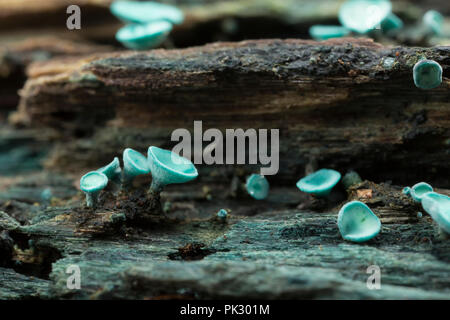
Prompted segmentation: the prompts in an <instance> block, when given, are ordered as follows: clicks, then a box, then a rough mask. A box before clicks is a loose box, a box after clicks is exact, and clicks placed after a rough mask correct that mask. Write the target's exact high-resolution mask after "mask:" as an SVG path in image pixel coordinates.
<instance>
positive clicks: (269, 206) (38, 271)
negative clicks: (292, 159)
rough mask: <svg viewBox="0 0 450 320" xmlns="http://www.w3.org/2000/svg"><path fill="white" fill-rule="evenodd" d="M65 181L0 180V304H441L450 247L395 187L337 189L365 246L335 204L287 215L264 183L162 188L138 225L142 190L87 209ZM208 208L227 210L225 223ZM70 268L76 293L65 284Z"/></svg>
mask: <svg viewBox="0 0 450 320" xmlns="http://www.w3.org/2000/svg"><path fill="white" fill-rule="evenodd" d="M74 179H77V177H76V176H60V175H57V174H55V173H49V172H40V173H31V174H28V175H21V176H19V177H17V176H16V177H15V178H14V180H13V181H9V182H8V180H7V179H5V178H1V179H0V190H1V192H0V258H1V259H0V277H1V280H2V286H0V297H1V298H2V299H24V298H35V299H36V298H38V299H49V298H51V299H59V298H74V299H103V298H109V299H111V298H121V299H131V298H135V299H170V298H185V299H211V298H220V299H224V298H232V299H236V298H237V299H240V298H260V299H287V298H289V299H301V298H330V299H341V298H346V299H348V298H354V299H450V291H449V290H450V283H449V279H450V264H449V263H450V256H449V252H450V251H449V248H450V247H449V246H450V242H449V241H448V240H445V239H444V238H442V237H440V236H439V233H438V230H437V227H436V226H435V225H434V224H433V222H432V221H431V219H430V218H429V217H428V216H427V215H426V214H425V215H424V216H423V217H422V218H418V216H417V212H418V211H419V210H421V208H420V205H417V204H414V203H413V202H412V200H411V199H409V198H408V197H407V196H405V195H403V194H402V193H401V188H400V187H396V186H390V185H388V184H374V183H371V182H368V181H364V182H362V183H360V184H358V185H355V186H353V187H352V188H351V189H349V190H348V195H349V197H348V200H352V199H353V200H355V199H358V200H361V201H364V202H366V203H367V204H368V205H369V206H370V207H371V208H372V209H373V211H374V212H375V214H377V215H378V216H379V217H380V219H381V221H382V223H383V227H382V231H381V233H380V234H379V235H378V236H377V237H376V238H375V239H373V240H371V241H369V242H367V243H364V244H353V243H349V242H345V241H343V240H342V238H341V237H340V235H339V232H338V229H337V225H336V218H337V210H338V208H339V206H340V205H341V202H339V201H338V202H334V204H333V203H332V204H331V205H332V206H333V205H336V207H334V208H333V209H331V210H330V211H329V212H328V213H313V212H311V211H309V210H308V211H305V210H304V209H302V210H300V209H295V208H294V207H295V206H296V205H297V204H298V203H301V204H302V206H304V204H305V203H306V202H308V200H307V199H306V198H305V197H304V195H302V194H301V193H300V192H299V191H298V190H295V188H289V189H286V188H284V189H283V188H279V187H276V186H274V187H272V189H271V193H270V196H269V198H268V199H267V200H265V201H256V200H252V199H250V198H249V196H248V195H246V193H245V192H243V191H242V190H240V191H239V192H238V196H237V197H233V196H231V193H229V191H227V186H226V185H224V184H218V183H209V184H208V183H198V182H196V183H189V184H188V185H186V186H172V187H170V188H168V189H167V191H165V192H164V194H163V204H164V207H165V208H166V209H165V213H164V215H161V216H159V217H156V216H147V218H145V219H149V220H147V221H144V220H142V218H143V217H145V205H144V204H143V203H145V201H146V200H145V199H146V197H147V196H146V195H145V192H141V191H140V190H145V188H146V186H148V182H144V181H141V182H139V183H137V184H136V187H137V188H138V189H136V191H131V193H130V194H128V195H122V196H120V197H117V196H115V195H114V194H113V193H112V191H107V192H104V193H103V194H102V195H101V201H100V207H99V208H98V209H97V210H96V211H95V212H94V211H92V210H90V209H87V208H85V207H84V204H83V201H84V199H83V198H84V197H83V195H82V194H81V193H80V192H77V191H76V189H75V187H74V184H73V181H74ZM45 189H50V194H51V196H50V197H43V196H42V191H43V190H45ZM207 189H208V190H210V191H209V192H207V193H208V194H209V197H206V195H207V193H205V190H207ZM202 190H203V191H202ZM358 190H360V191H367V190H370V194H371V196H370V197H367V196H364V197H358V195H361V194H364V193H360V192H357V191H358ZM437 191H438V192H441V193H444V194H450V190H437ZM344 198H345V197H344ZM328 201H332V200H328ZM344 201H345V200H344ZM219 207H226V208H229V209H230V210H231V213H230V215H229V217H228V220H227V222H225V223H224V222H221V221H219V220H217V219H216V218H215V214H216V212H217V210H218V209H219ZM144 222H146V223H144ZM71 265H77V266H79V267H80V270H81V277H82V278H81V279H82V280H81V290H71V289H69V288H68V287H67V277H68V274H67V273H66V270H67V268H68V267H69V266H71ZM371 265H378V266H379V267H380V268H381V272H382V287H381V290H368V289H367V287H366V280H367V277H368V275H367V273H366V269H367V268H368V267H369V266H371Z"/></svg>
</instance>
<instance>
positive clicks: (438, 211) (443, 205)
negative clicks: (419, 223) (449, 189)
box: [422, 192, 450, 234]
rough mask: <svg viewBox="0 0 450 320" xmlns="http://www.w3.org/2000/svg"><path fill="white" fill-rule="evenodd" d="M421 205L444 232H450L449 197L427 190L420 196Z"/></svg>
mask: <svg viewBox="0 0 450 320" xmlns="http://www.w3.org/2000/svg"><path fill="white" fill-rule="evenodd" d="M422 207H423V209H424V210H425V211H426V212H427V213H428V214H429V215H430V216H431V218H432V219H433V220H434V221H436V223H437V224H438V225H439V227H440V228H441V229H442V230H443V231H444V232H446V233H447V234H450V197H447V196H445V195H443V194H439V193H436V192H428V193H426V194H425V195H423V197H422Z"/></svg>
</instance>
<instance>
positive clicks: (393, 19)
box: [381, 13, 403, 33]
mask: <svg viewBox="0 0 450 320" xmlns="http://www.w3.org/2000/svg"><path fill="white" fill-rule="evenodd" d="M401 28H403V21H402V20H401V19H400V18H399V17H397V16H396V15H395V14H393V13H391V14H389V15H388V16H387V17H386V18H385V19H384V20H383V21H382V22H381V29H382V30H383V32H385V33H388V32H392V31H394V30H399V29H401Z"/></svg>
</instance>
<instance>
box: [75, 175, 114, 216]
mask: <svg viewBox="0 0 450 320" xmlns="http://www.w3.org/2000/svg"><path fill="white" fill-rule="evenodd" d="M107 184H108V177H106V175H105V174H103V173H101V172H98V171H91V172H89V173H86V174H85V175H84V176H82V177H81V179H80V189H81V190H82V191H83V192H84V193H85V194H86V204H87V206H88V207H90V208H94V209H95V208H96V207H97V203H98V195H99V194H100V191H102V190H103V189H104V188H105V187H106V185H107Z"/></svg>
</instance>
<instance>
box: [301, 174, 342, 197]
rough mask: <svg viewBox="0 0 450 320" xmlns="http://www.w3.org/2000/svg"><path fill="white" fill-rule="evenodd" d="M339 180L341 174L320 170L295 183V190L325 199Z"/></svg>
mask: <svg viewBox="0 0 450 320" xmlns="http://www.w3.org/2000/svg"><path fill="white" fill-rule="evenodd" d="M340 179H341V174H340V173H339V172H337V171H336V170H332V169H320V170H318V171H316V172H314V173H311V174H309V175H307V176H306V177H304V178H301V179H300V180H299V181H298V182H297V188H299V189H300V190H301V191H303V192H306V193H310V194H312V195H314V196H316V197H326V196H327V195H329V194H330V192H331V189H333V187H334V186H335V185H336V184H337V183H338V182H339V180H340Z"/></svg>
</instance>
